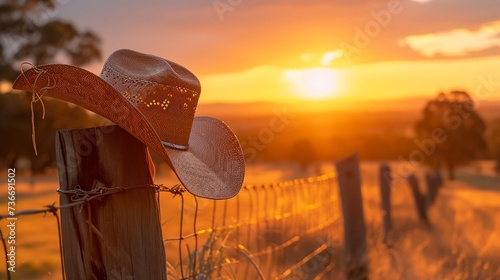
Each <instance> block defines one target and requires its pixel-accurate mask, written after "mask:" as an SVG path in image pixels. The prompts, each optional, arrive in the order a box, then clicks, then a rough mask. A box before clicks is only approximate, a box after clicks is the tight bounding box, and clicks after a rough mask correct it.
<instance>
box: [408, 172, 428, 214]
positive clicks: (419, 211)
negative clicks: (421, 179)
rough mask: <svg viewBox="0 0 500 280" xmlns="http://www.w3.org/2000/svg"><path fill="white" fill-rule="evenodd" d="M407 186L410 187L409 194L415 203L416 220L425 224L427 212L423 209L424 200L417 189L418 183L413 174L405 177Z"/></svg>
mask: <svg viewBox="0 0 500 280" xmlns="http://www.w3.org/2000/svg"><path fill="white" fill-rule="evenodd" d="M406 179H407V180H408V184H409V185H410V188H411V192H412V194H413V199H414V201H415V207H416V208H417V214H418V218H419V219H420V220H421V221H425V222H427V221H428V220H427V212H426V207H425V198H424V196H423V195H422V193H421V192H420V190H419V188H418V181H417V177H416V176H415V174H413V173H412V174H410V175H408V177H406Z"/></svg>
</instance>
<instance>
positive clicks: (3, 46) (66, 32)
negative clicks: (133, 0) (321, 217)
mask: <svg viewBox="0 0 500 280" xmlns="http://www.w3.org/2000/svg"><path fill="white" fill-rule="evenodd" d="M55 9H56V1H55V0H7V1H4V2H3V3H0V23H1V24H0V81H1V80H7V81H13V80H14V79H15V78H16V77H17V75H18V74H19V72H18V68H19V67H18V63H19V61H22V60H26V61H30V62H32V63H33V64H35V65H38V64H44V63H50V62H53V61H54V59H55V58H56V57H58V56H62V57H65V58H66V59H68V60H69V61H70V62H71V64H73V65H76V66H81V65H84V64H86V63H89V62H91V61H93V60H95V59H100V58H101V52H100V50H99V44H100V39H99V37H98V36H97V35H95V34H94V33H93V32H90V31H80V30H78V29H77V28H76V27H75V26H74V25H73V24H72V23H69V22H66V21H63V20H60V19H56V18H54V17H53V16H54V15H53V14H54V13H53V12H54V10H55Z"/></svg>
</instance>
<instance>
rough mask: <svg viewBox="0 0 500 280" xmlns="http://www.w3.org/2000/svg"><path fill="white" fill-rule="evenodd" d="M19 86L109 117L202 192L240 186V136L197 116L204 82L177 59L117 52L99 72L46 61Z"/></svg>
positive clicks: (224, 193) (229, 191) (229, 193)
mask: <svg viewBox="0 0 500 280" xmlns="http://www.w3.org/2000/svg"><path fill="white" fill-rule="evenodd" d="M13 88H15V89H19V90H25V91H30V92H33V96H34V98H35V97H36V98H41V97H42V96H50V97H55V98H58V99H61V100H65V101H68V102H71V103H74V104H77V105H80V106H82V107H84V108H86V109H88V110H90V111H93V112H95V113H97V114H99V115H101V116H103V117H105V118H107V119H109V120H111V121H112V122H114V123H115V124H117V125H119V126H120V127H122V128H123V129H125V130H126V131H128V132H129V133H130V134H132V135H133V136H135V137H136V138H138V139H139V140H140V141H141V142H143V143H144V144H145V145H146V146H148V147H149V148H150V149H152V150H153V151H155V152H156V153H157V154H158V155H159V156H160V157H161V158H162V159H163V160H165V162H167V163H168V165H170V167H172V169H173V170H174V172H175V173H176V175H177V177H178V178H179V180H180V181H181V183H182V184H183V185H184V186H185V187H186V189H187V190H188V191H189V192H191V193H192V194H194V195H196V196H200V197H205V198H212V199H226V198H230V197H233V196H235V195H236V194H237V193H238V191H239V190H240V188H241V185H242V183H243V177H244V173H245V160H244V157H243V152H242V149H241V146H240V144H239V142H238V139H237V138H236V136H235V135H234V134H233V132H232V131H231V130H230V129H229V127H228V126H227V125H226V124H225V123H224V122H222V121H220V120H218V119H215V118H212V117H195V116H194V115H195V110H196V105H197V103H198V98H199V97H200V91H201V87H200V82H199V81H198V79H197V78H196V77H195V76H194V74H193V73H191V72H190V71H189V70H187V69H186V68H184V67H182V66H180V65H179V64H176V63H174V62H171V61H168V60H166V59H163V58H160V57H157V56H153V55H148V54H142V53H139V52H135V51H132V50H118V51H116V52H114V53H113V54H111V55H110V56H109V58H108V59H107V61H106V62H105V63H104V66H103V69H102V72H101V75H100V76H97V75H94V74H92V73H91V72H88V71H87V70H84V69H82V68H79V67H75V66H71V65H62V64H52V65H41V66H36V67H33V68H31V69H29V70H26V71H22V73H21V75H19V77H18V78H17V79H16V81H15V82H14V85H13Z"/></svg>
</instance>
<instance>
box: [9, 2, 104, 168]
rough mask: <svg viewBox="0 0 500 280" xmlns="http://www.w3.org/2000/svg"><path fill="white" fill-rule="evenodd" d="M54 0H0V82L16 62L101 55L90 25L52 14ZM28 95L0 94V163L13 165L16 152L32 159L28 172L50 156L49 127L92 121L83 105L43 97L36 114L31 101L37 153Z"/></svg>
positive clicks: (77, 60)
mask: <svg viewBox="0 0 500 280" xmlns="http://www.w3.org/2000/svg"><path fill="white" fill-rule="evenodd" d="M56 4H57V1H55V0H6V1H2V2H0V82H2V81H7V82H12V81H14V79H15V78H16V77H17V76H18V75H19V73H20V72H19V63H20V62H21V61H29V62H31V63H33V64H35V65H39V64H46V63H53V62H55V60H56V58H57V59H64V60H65V61H69V62H70V63H71V64H73V65H76V66H82V65H84V64H86V63H89V62H92V61H93V60H96V59H100V58H101V52H100V39H99V37H98V36H97V35H95V34H94V33H92V32H90V31H81V30H78V29H77V28H76V27H75V26H74V25H73V24H72V23H69V22H66V21H63V20H60V19H57V18H55V17H54V15H55V11H56V10H55V9H56V8H57V7H56ZM30 102H31V98H30V97H29V94H27V93H8V94H0V135H2V140H1V142H0V164H4V165H6V166H15V165H16V162H17V160H18V159H19V158H21V157H23V158H27V159H29V160H30V161H31V170H32V173H37V172H40V171H43V170H44V169H45V167H47V166H50V165H52V163H53V162H54V133H55V131H57V130H59V129H64V128H76V127H82V126H89V125H95V124H97V120H95V117H93V116H91V115H89V114H88V113H87V112H86V111H85V110H84V109H82V108H79V107H77V106H73V105H69V104H68V103H65V102H62V101H58V100H54V99H52V100H49V99H46V100H45V101H44V105H45V109H46V116H45V120H41V118H40V115H41V112H40V107H38V106H35V107H36V110H35V116H36V117H35V127H36V133H37V134H36V135H37V137H36V139H37V144H38V145H37V146H38V148H39V149H38V151H39V156H38V157H36V156H35V154H34V152H33V148H32V143H31V110H30Z"/></svg>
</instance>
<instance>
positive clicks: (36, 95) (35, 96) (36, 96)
mask: <svg viewBox="0 0 500 280" xmlns="http://www.w3.org/2000/svg"><path fill="white" fill-rule="evenodd" d="M25 65H28V66H30V67H31V69H33V71H35V72H36V73H38V75H37V77H36V78H35V81H34V83H33V84H32V85H31V87H32V88H33V91H32V94H31V102H30V109H31V142H32V144H33V150H35V155H38V150H37V148H36V133H35V110H34V107H33V106H34V105H33V104H35V103H37V102H40V104H42V120H43V119H45V104H44V103H43V100H42V97H43V96H44V95H45V93H46V92H47V90H49V89H51V88H54V87H55V86H56V83H55V79H54V78H53V77H50V76H47V77H49V79H48V80H47V85H46V86H43V87H41V89H40V90H37V83H38V79H39V78H40V76H41V75H42V74H46V71H45V70H43V69H40V68H38V67H36V66H35V65H33V64H31V63H29V62H22V63H21V64H20V66H19V70H20V71H21V76H23V77H24V79H25V80H26V81H27V82H28V83H29V79H27V78H26V76H25V75H24V71H25V70H24V68H23V66H25ZM51 81H54V83H51Z"/></svg>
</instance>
